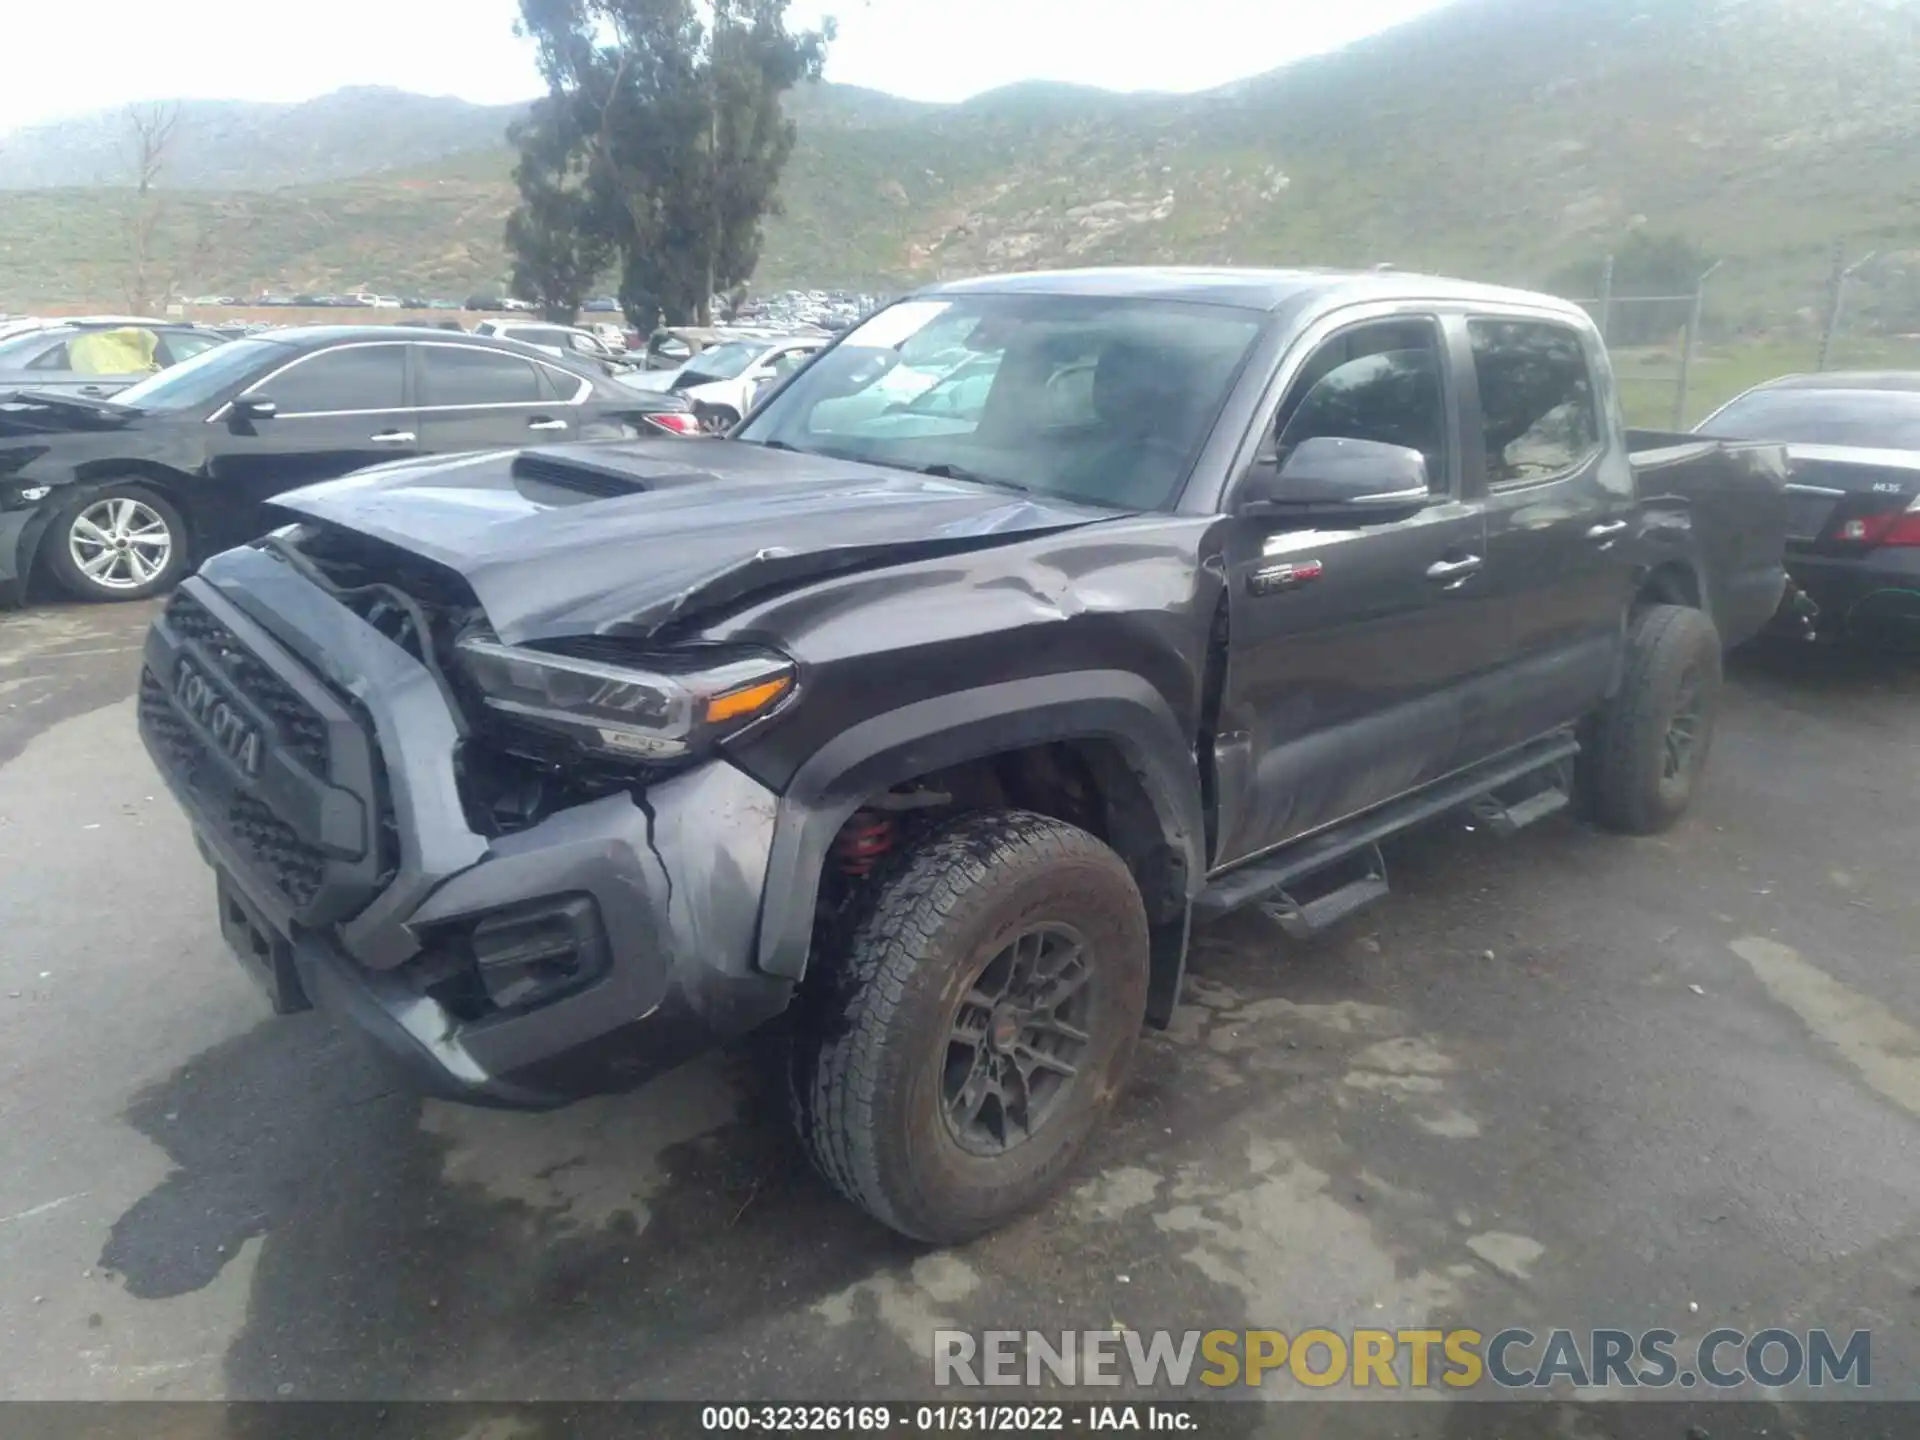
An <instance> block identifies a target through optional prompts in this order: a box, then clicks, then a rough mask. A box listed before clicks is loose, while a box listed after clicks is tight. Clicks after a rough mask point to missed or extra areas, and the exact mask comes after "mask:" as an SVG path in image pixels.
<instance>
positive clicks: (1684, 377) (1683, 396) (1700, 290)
mask: <svg viewBox="0 0 1920 1440" xmlns="http://www.w3.org/2000/svg"><path fill="white" fill-rule="evenodd" d="M1721 263H1722V262H1720V261H1718V260H1716V261H1714V262H1713V264H1711V265H1709V266H1708V267H1707V270H1706V273H1705V274H1704V275H1702V276H1701V277H1700V278H1699V279H1698V280H1696V281H1695V282H1694V286H1693V310H1692V312H1691V313H1690V314H1689V315H1688V316H1687V335H1686V339H1685V340H1683V341H1682V342H1681V345H1680V383H1679V384H1678V385H1677V386H1675V387H1674V395H1673V428H1674V429H1676V430H1684V429H1686V428H1687V381H1688V379H1689V377H1690V376H1691V374H1692V372H1693V347H1694V345H1695V344H1696V343H1697V342H1698V340H1699V337H1700V312H1701V310H1702V309H1703V308H1704V307H1705V305H1706V300H1707V281H1709V280H1710V279H1712V278H1713V272H1714V271H1716V270H1718V269H1719V268H1720V265H1721Z"/></svg>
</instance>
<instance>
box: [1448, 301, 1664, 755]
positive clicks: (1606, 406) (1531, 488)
mask: <svg viewBox="0 0 1920 1440" xmlns="http://www.w3.org/2000/svg"><path fill="white" fill-rule="evenodd" d="M1452 324H1453V327H1454V329H1453V340H1454V344H1455V348H1456V351H1457V352H1459V353H1460V354H1461V356H1462V359H1463V361H1464V363H1463V364H1462V365H1461V367H1460V368H1461V370H1462V372H1463V378H1464V381H1465V384H1464V387H1463V388H1464V389H1465V391H1466V394H1467V397H1468V401H1469V403H1468V409H1467V413H1468V414H1469V415H1471V416H1474V417H1475V418H1476V420H1477V423H1476V424H1475V425H1473V426H1470V427H1469V434H1468V436H1467V447H1466V454H1467V463H1468V464H1469V465H1470V466H1472V467H1473V469H1474V471H1475V472H1476V474H1475V477H1474V478H1475V480H1476V481H1477V482H1478V484H1479V485H1481V486H1482V487H1483V488H1484V491H1485V494H1486V515H1487V574H1486V577H1485V581H1484V583H1485V586H1486V594H1487V597H1488V600H1489V602H1490V603H1491V604H1492V605H1493V606H1494V607H1496V608H1497V609H1498V611H1499V614H1500V615H1501V616H1502V617H1503V623H1504V626H1505V632H1506V652H1507V653H1506V655H1505V657H1504V660H1503V663H1502V665H1501V667H1500V673H1499V678H1498V683H1497V684H1495V685H1492V686H1489V687H1486V688H1484V689H1483V690H1481V691H1480V692H1479V693H1477V694H1476V697H1475V700H1476V703H1475V705H1474V707H1473V709H1472V713H1471V725H1472V730H1471V744H1472V747H1473V748H1474V749H1475V750H1477V751H1478V752H1480V753H1482V754H1491V753H1495V752H1498V751H1500V750H1504V749H1508V748H1510V747H1512V746H1515V745H1520V744H1524V743H1525V742H1526V741H1528V740H1531V739H1533V738H1534V737H1536V736H1538V735H1542V734H1544V733H1546V732H1548V731H1550V730H1553V729H1556V728H1558V727H1560V726H1563V725H1567V724H1570V723H1571V722H1573V721H1576V720H1578V719H1580V718H1581V717H1582V716H1584V715H1586V714H1587V713H1588V712H1590V711H1591V710H1592V709H1593V708H1594V706H1595V705H1597V704H1598V703H1599V702H1600V700H1601V698H1602V697H1603V696H1604V695H1605V694H1606V692H1607V690H1608V688H1609V687H1610V685H1611V684H1612V681H1613V675H1614V670H1615V667H1616V665H1617V664H1618V661H1619V658H1620V654H1621V644H1622V630H1621V627H1622V625H1623V623H1624V621H1625V618H1626V615H1627V611H1628V608H1629V603H1630V600H1631V597H1632V594H1633V566H1634V560H1633V554H1634V547H1633V544H1632V536H1631V529H1632V523H1633V516H1634V514H1635V513H1636V500H1635V493H1634V481H1633V468H1632V465H1631V462H1630V461H1629V459H1628V457H1627V454H1626V452H1625V450H1624V448H1622V446H1620V445H1619V444H1618V443H1609V440H1608V437H1609V436H1610V435H1617V434H1619V433H1620V430H1619V423H1618V421H1617V419H1615V418H1614V416H1615V414H1616V407H1615V401H1614V397H1613V396H1612V394H1611V393H1609V392H1608V391H1607V390H1606V389H1604V388H1603V377H1605V376H1606V375H1607V374H1608V373H1609V372H1608V370H1607V368H1606V366H1605V363H1604V361H1603V359H1602V358H1601V356H1600V354H1599V341H1598V339H1597V337H1595V336H1594V335H1593V334H1592V333H1591V332H1590V331H1589V330H1586V329H1582V328H1578V327H1576V326H1574V325H1572V324H1569V323H1567V322H1565V321H1561V320H1556V319H1550V318H1546V317H1543V316H1537V315H1532V314H1513V315H1487V314H1477V315H1470V316H1464V317H1460V318H1458V319H1456V320H1455V321H1453V322H1452Z"/></svg>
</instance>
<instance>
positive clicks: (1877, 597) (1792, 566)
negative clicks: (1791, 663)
mask: <svg viewBox="0 0 1920 1440" xmlns="http://www.w3.org/2000/svg"><path fill="white" fill-rule="evenodd" d="M1787 573H1788V574H1789V575H1791V576H1792V577H1793V581H1794V583H1795V584H1796V585H1798V586H1799V587H1800V588H1801V589H1802V590H1804V591H1805V592H1806V593H1807V594H1808V595H1809V596H1810V597H1811V598H1812V599H1813V601H1814V603H1815V604H1817V605H1818V606H1819V607H1820V629H1821V631H1822V632H1830V633H1833V634H1836V635H1838V634H1844V633H1854V634H1862V633H1869V632H1876V631H1877V632H1882V633H1886V632H1894V633H1905V634H1907V635H1920V548H1911V547H1907V546H1895V547H1890V548H1884V549H1879V550H1869V551H1867V552H1866V553H1865V554H1863V555H1858V556H1852V555H1821V554H1816V553H1813V552H1811V551H1805V550H1790V551H1788V552H1787Z"/></svg>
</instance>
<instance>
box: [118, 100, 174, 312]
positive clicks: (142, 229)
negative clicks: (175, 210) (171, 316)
mask: <svg viewBox="0 0 1920 1440" xmlns="http://www.w3.org/2000/svg"><path fill="white" fill-rule="evenodd" d="M126 113H127V130H128V137H129V140H130V142H131V147H132V150H133V179H134V193H133V206H132V209H131V210H130V211H129V212H128V217H127V231H128V233H127V252H128V253H127V271H126V279H125V283H124V285H123V287H122V288H123V290H124V292H125V295H126V301H127V308H128V309H129V310H131V311H132V312H133V313H134V314H136V315H150V314H153V313H154V312H155V311H157V310H158V309H159V308H160V307H161V306H163V305H165V304H166V302H167V299H168V296H167V295H166V294H156V293H155V291H156V289H162V290H167V291H170V290H171V289H172V283H171V280H170V279H169V280H168V281H167V282H164V283H162V282H160V281H158V278H157V272H158V270H159V269H160V265H159V255H158V251H159V243H160V227H161V223H162V221H163V220H164V218H165V209H164V206H163V203H162V199H161V196H160V194H159V188H160V180H161V177H162V176H163V175H164V174H165V173H166V169H167V161H168V159H169V158H170V156H171V155H172V152H173V141H174V135H175V133H176V132H177V131H178V130H179V127H180V107H179V106H178V105H177V104H172V103H165V102H155V103H149V104H144V105H129V106H128V107H127V112H126Z"/></svg>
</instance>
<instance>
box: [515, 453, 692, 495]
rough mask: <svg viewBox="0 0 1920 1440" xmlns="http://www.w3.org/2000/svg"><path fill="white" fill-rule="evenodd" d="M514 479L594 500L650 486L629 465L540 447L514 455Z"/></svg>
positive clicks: (633, 491)
mask: <svg viewBox="0 0 1920 1440" xmlns="http://www.w3.org/2000/svg"><path fill="white" fill-rule="evenodd" d="M513 478H514V480H515V482H521V481H525V482H528V483H530V484H533V485H544V486H551V487H552V488H554V489H556V490H569V491H572V492H574V493H575V494H579V495H587V496H591V497H592V498H594V499H596V500H607V499H611V498H612V497H613V496H615V495H634V494H638V493H640V492H642V491H645V490H647V489H650V488H651V487H650V486H649V485H648V484H647V483H646V481H645V480H644V479H643V478H642V477H641V476H638V475H636V474H634V473H633V469H632V467H630V466H629V467H625V468H620V467H615V466H610V465H596V464H594V463H593V462H592V461H591V460H585V459H581V458H579V457H576V456H572V455H555V454H552V453H549V452H546V451H541V450H522V451H521V452H520V453H519V454H518V455H516V456H514V457H513ZM707 478H708V479H711V478H712V477H711V476H709V477H707Z"/></svg>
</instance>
